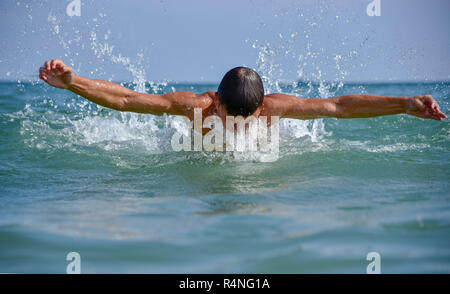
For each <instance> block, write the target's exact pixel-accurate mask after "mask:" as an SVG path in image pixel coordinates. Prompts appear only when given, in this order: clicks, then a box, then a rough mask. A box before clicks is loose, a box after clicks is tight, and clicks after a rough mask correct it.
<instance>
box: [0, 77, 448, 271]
mask: <svg viewBox="0 0 450 294" xmlns="http://www.w3.org/2000/svg"><path fill="white" fill-rule="evenodd" d="M124 85H125V86H128V87H130V88H136V85H134V84H127V83H125V84H124ZM141 86H142V87H143V88H144V89H145V91H147V92H150V93H164V92H169V91H174V90H175V91H183V90H189V91H194V92H204V91H208V90H215V89H216V88H217V85H216V84H180V83H165V84H160V85H158V86H157V87H152V85H151V84H149V83H147V84H144V85H141ZM153 86H154V85H153ZM277 87H279V89H278V90H280V91H282V92H284V93H291V94H295V95H298V96H303V97H324V91H325V92H326V91H328V92H326V95H325V96H337V95H343V94H349V93H371V94H377V95H393V96H395V95H402V96H405V95H409V96H413V95H418V94H432V95H433V96H434V97H435V98H436V100H437V101H438V103H439V104H440V105H441V108H442V110H443V112H444V113H447V114H448V113H449V101H450V92H449V91H450V83H442V82H435V83H433V82H430V83H397V84H395V83H385V84H382V83H379V84H342V85H340V86H338V87H335V85H333V84H331V85H328V84H325V83H319V84H313V83H307V84H303V83H298V84H289V85H284V84H278V85H277ZM299 99H300V98H299ZM280 125H281V130H280V151H279V158H278V160H276V161H275V162H264V161H262V160H260V158H259V157H258V156H257V154H256V155H255V154H253V155H252V154H248V153H241V154H239V153H230V152H228V153H227V152H175V151H173V150H172V147H171V144H170V140H171V137H172V135H173V134H174V132H175V131H177V128H182V126H181V125H180V124H179V121H178V119H177V118H175V117H171V116H153V115H146V114H134V113H120V112H117V111H114V110H110V109H106V108H103V107H98V106H96V105H95V104H93V103H90V102H87V101H86V100H84V99H83V98H81V97H79V96H77V95H75V94H73V93H71V92H68V91H64V90H58V89H54V88H51V87H49V86H48V85H45V84H43V83H41V82H27V83H24V82H2V83H0V272H18V273H23V272H31V273H47V272H50V273H65V272H66V267H67V264H68V263H69V261H66V255H67V254H68V253H69V252H78V253H79V254H80V257H81V271H82V272H83V273H141V272H142V273H234V272H238V273H310V272H313V273H365V272H366V268H367V265H368V264H369V263H370V261H367V260H366V257H367V254H368V253H369V252H378V253H379V254H380V257H381V271H382V272H383V273H417V272H426V273H448V272H449V270H450V246H449V245H450V193H449V188H450V187H449V179H450V172H449V163H450V149H449V147H450V126H449V122H448V120H443V121H432V120H423V119H419V118H416V117H411V116H407V115H395V116H386V117H377V118H368V119H346V120H338V119H333V118H329V119H321V120H314V121H294V120H285V119H282V120H281V123H280Z"/></svg>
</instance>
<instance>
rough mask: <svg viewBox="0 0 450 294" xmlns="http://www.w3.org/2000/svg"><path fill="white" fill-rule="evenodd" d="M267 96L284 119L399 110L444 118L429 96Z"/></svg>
mask: <svg viewBox="0 0 450 294" xmlns="http://www.w3.org/2000/svg"><path fill="white" fill-rule="evenodd" d="M268 96H273V98H275V99H273V101H274V102H273V104H276V105H277V106H276V108H278V109H279V110H278V112H279V113H280V115H281V116H282V117H286V118H297V119H314V118H323V117H335V118H367V117H375V116H382V115H393V114H401V113H406V114H410V115H414V116H417V117H421V118H428V119H435V120H442V119H443V118H446V115H445V114H444V113H442V112H441V110H440V108H439V105H438V104H437V103H436V101H435V100H434V99H433V97H431V95H424V96H416V97H392V96H376V95H359V94H355V95H344V96H339V97H334V98H329V99H301V98H298V97H295V96H291V95H284V94H272V95H268Z"/></svg>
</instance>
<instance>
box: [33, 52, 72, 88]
mask: <svg viewBox="0 0 450 294" xmlns="http://www.w3.org/2000/svg"><path fill="white" fill-rule="evenodd" d="M74 76H75V74H74V73H73V69H72V68H71V67H70V66H67V65H65V64H64V62H62V61H61V60H59V59H53V60H52V61H46V62H45V64H44V66H43V67H41V68H40V69H39V78H41V79H42V80H43V81H44V82H46V83H47V84H49V85H51V86H53V87H56V88H59V89H67V88H69V86H70V85H71V83H72V81H73V79H74Z"/></svg>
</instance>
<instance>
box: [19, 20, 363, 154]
mask: <svg viewBox="0 0 450 294" xmlns="http://www.w3.org/2000/svg"><path fill="white" fill-rule="evenodd" d="M30 13H31V12H30ZM48 22H49V24H50V25H51V33H52V34H53V35H54V36H55V37H56V38H57V40H58V42H59V45H60V46H61V47H62V48H63V49H64V51H65V54H64V56H65V57H66V58H67V61H68V62H69V63H70V64H71V65H72V66H74V68H75V69H77V68H78V69H80V68H81V64H80V63H79V62H77V56H78V55H79V51H80V50H86V47H87V48H88V49H89V50H91V52H92V53H93V55H94V56H95V57H96V58H97V59H99V60H101V61H102V62H108V63H111V64H115V65H118V66H120V67H122V68H124V69H125V70H127V71H128V72H129V73H130V74H131V76H132V85H131V86H132V87H133V89H134V90H136V91H139V92H149V91H151V92H154V93H158V92H161V91H162V89H166V88H167V87H168V85H169V83H167V82H163V83H157V82H153V81H148V80H149V79H148V72H147V71H148V70H151V68H150V69H149V68H146V66H145V65H144V62H143V61H144V59H145V54H144V53H143V52H139V53H137V54H136V56H137V58H130V57H128V56H125V55H124V54H122V53H121V52H120V48H117V47H116V46H114V44H111V40H110V39H111V38H110V36H111V34H112V33H113V32H111V31H110V30H108V29H107V27H108V25H107V17H106V15H105V14H102V13H100V14H99V15H98V17H95V18H94V19H92V20H91V21H90V23H91V24H93V25H92V29H91V31H90V33H89V35H88V36H86V35H83V34H82V33H81V31H80V30H78V29H76V28H72V31H71V33H70V34H67V33H65V32H64V30H65V29H66V28H65V27H64V26H63V25H62V17H58V16H57V15H56V14H54V13H49V15H48ZM317 26H318V25H317V21H314V20H308V21H307V26H306V28H305V30H304V31H303V32H302V33H300V32H296V31H292V32H281V33H278V36H279V42H277V43H276V44H275V45H274V44H271V43H270V42H268V41H257V40H253V41H252V40H247V41H248V43H249V44H250V46H251V47H252V48H254V49H255V50H257V52H258V54H257V56H258V57H257V60H256V70H257V71H258V72H259V73H260V74H261V76H262V79H263V82H264V85H265V89H266V92H267V93H273V92H284V93H289V94H293V95H297V96H301V97H312V96H316V97H322V98H327V97H330V96H332V95H333V94H334V93H336V91H338V90H339V89H340V88H341V87H342V86H343V83H342V78H343V77H345V75H346V71H345V69H344V66H342V64H341V63H342V60H343V59H346V58H347V59H348V58H351V57H352V56H353V55H354V54H356V53H355V52H350V53H348V54H347V55H339V54H337V55H335V56H334V60H335V63H336V68H337V70H338V72H339V73H340V77H337V78H336V80H335V81H334V82H331V83H325V82H324V81H323V78H322V72H321V67H320V62H318V60H320V59H321V58H323V56H322V55H321V54H322V53H321V50H317V49H315V47H314V44H313V43H312V41H311V38H309V36H311V35H313V34H314V30H315V29H317ZM105 31H106V32H105ZM69 35H70V37H68V36H69ZM300 36H303V37H302V38H300ZM87 40H89V42H87ZM88 44H89V45H88ZM298 47H301V48H306V51H301V52H298V50H297V48H298ZM286 58H289V60H291V61H295V62H296V64H297V69H296V71H297V74H298V76H297V78H298V80H300V81H301V82H300V83H299V82H298V81H294V82H290V83H289V82H286V79H285V70H284V67H285V62H286ZM308 64H309V65H312V68H313V69H314V71H312V72H309V73H305V71H304V67H305V66H306V65H308ZM91 74H92V75H96V74H98V75H100V76H102V75H103V76H108V74H107V73H105V72H104V71H102V69H101V68H96V69H95V70H94V71H92V72H91ZM112 77H113V75H111V74H109V78H108V79H109V80H111V79H112ZM170 90H172V91H176V87H171V89H170ZM44 99H45V100H46V101H47V100H48V101H51V103H52V104H53V105H54V106H55V107H54V111H53V110H51V111H48V112H47V113H45V114H44V118H43V119H41V120H35V119H30V120H25V121H24V122H23V128H22V132H23V133H29V134H34V135H33V136H31V138H33V139H29V140H28V141H27V143H28V144H29V146H34V147H36V148H51V147H50V146H53V147H55V148H56V147H57V148H61V147H62V148H64V146H71V148H72V147H73V146H77V145H85V146H86V145H87V146H92V145H96V146H98V147H100V148H103V149H104V150H106V151H108V150H118V149H119V150H120V149H127V148H131V147H133V148H137V147H136V146H139V148H141V149H143V150H144V152H146V153H160V152H172V151H171V148H170V137H171V135H172V134H173V133H174V132H175V131H177V132H186V131H187V127H188V126H186V125H185V124H184V123H182V120H181V119H180V118H176V117H171V116H164V117H155V116H152V115H143V114H134V113H119V112H114V111H109V110H106V109H103V108H102V107H100V106H94V105H93V104H91V103H87V102H86V101H85V100H79V99H78V100H77V99H75V100H74V99H72V100H71V101H65V102H64V103H63V105H61V106H58V105H59V103H57V102H56V101H53V100H54V99H53V98H52V97H44ZM58 107H62V108H65V109H66V108H69V109H72V110H74V111H80V113H78V114H70V115H69V114H67V113H65V112H58V111H57V108H58ZM22 114H23V115H27V116H33V114H34V113H33V110H32V108H30V107H29V106H28V107H27V109H25V110H24V111H23V113H22ZM35 115H37V114H35ZM36 132H40V134H36ZM330 134H331V133H330V132H327V131H326V127H325V124H324V122H323V120H314V121H297V120H291V119H284V120H281V121H280V138H281V142H280V147H281V153H280V156H283V155H286V154H292V153H294V154H295V153H296V154H299V153H302V152H304V151H305V150H313V149H317V148H320V146H322V145H323V144H324V143H325V142H326V138H327V137H329V135H330ZM54 138H59V143H58V142H57V141H58V140H57V139H56V141H55V139H54ZM46 140H48V141H46ZM52 141H53V144H51V143H49V142H52ZM201 154H202V155H201V156H204V157H206V158H208V157H209V158H215V157H216V156H217V154H214V155H211V154H210V153H201ZM220 156H222V157H223V158H226V160H239V161H241V160H252V161H253V160H256V161H264V156H266V155H264V154H260V153H258V152H249V153H245V154H241V153H237V152H235V153H232V154H225V155H224V154H222V155H220ZM213 160H215V159H213Z"/></svg>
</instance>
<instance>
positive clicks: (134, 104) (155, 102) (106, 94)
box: [39, 59, 205, 117]
mask: <svg viewBox="0 0 450 294" xmlns="http://www.w3.org/2000/svg"><path fill="white" fill-rule="evenodd" d="M39 77H40V78H41V79H42V80H43V81H45V82H46V83H47V84H49V85H51V86H53V87H56V88H60V89H67V90H69V91H72V92H74V93H76V94H78V95H80V96H82V97H84V98H86V99H88V100H90V101H92V102H94V103H96V104H99V105H101V106H104V107H108V108H112V109H115V110H119V111H131V112H139V113H151V114H155V115H162V114H164V113H167V114H174V115H186V116H188V117H190V116H191V112H193V108H194V107H202V104H204V102H205V101H203V100H204V99H205V98H204V97H203V96H202V95H197V94H195V93H193V92H173V93H168V94H164V95H154V94H146V93H139V92H135V91H132V90H130V89H128V88H126V87H123V86H121V85H119V84H116V83H113V82H108V81H103V80H93V79H88V78H84V77H81V76H77V75H76V74H74V73H73V70H72V68H71V67H69V66H67V65H65V64H64V63H63V62H62V61H61V60H58V59H55V60H52V61H51V62H48V61H47V62H46V63H45V65H44V67H41V68H40V75H39Z"/></svg>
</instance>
